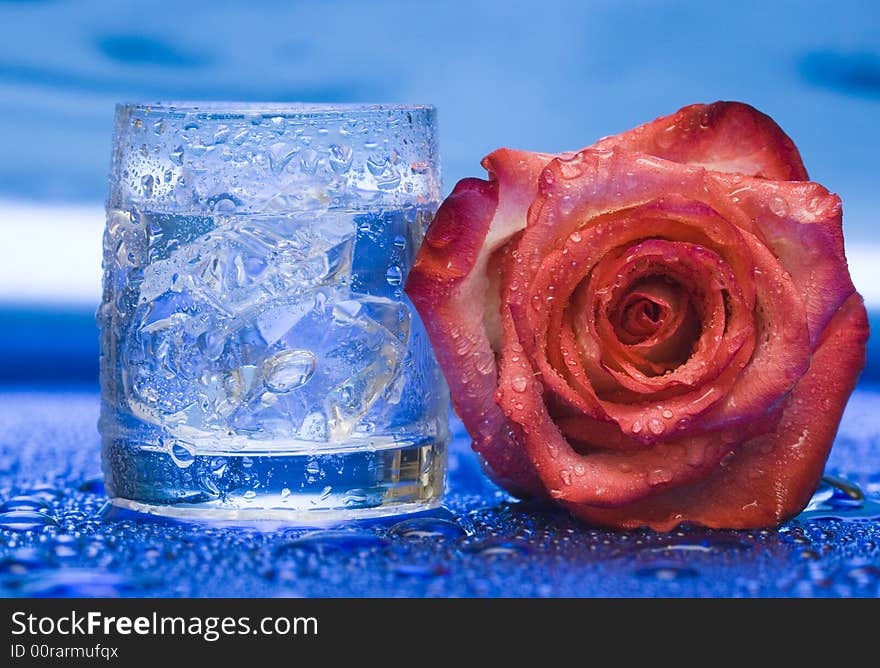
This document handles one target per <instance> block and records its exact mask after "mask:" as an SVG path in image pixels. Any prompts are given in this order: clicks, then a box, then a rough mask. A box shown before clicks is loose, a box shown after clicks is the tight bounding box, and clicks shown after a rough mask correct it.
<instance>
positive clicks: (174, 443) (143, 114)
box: [98, 103, 448, 519]
mask: <svg viewBox="0 0 880 668" xmlns="http://www.w3.org/2000/svg"><path fill="white" fill-rule="evenodd" d="M433 120H434V110H433V109H432V108H430V107H405V106H385V105H380V106H366V105H363V106H361V105H338V106H326V105H290V106H288V105H284V106H280V105H279V106H275V105H246V104H199V103H192V104H190V103H182V104H171V103H168V104H158V105H155V106H146V105H131V106H120V107H118V108H117V114H116V133H115V144H114V153H113V162H112V171H111V184H110V196H109V199H108V205H107V228H106V232H105V236H104V298H103V303H102V305H101V307H100V309H99V311H98V320H99V324H100V326H101V352H102V354H101V385H102V392H103V404H102V414H101V421H100V429H101V433H102V436H103V443H104V448H103V455H104V469H105V473H106V477H107V486H108V490H109V492H110V495H111V496H112V497H115V503H117V504H119V505H124V506H126V507H130V508H140V509H147V510H151V511H153V512H160V513H164V514H171V515H182V516H187V517H219V518H245V517H254V518H260V517H264V518H282V519H307V518H330V517H335V516H339V517H358V516H368V515H379V514H388V513H393V512H400V511H404V510H406V511H408V510H419V509H422V508H425V507H430V506H431V505H435V504H436V503H437V502H438V501H439V498H440V494H441V493H442V487H443V475H444V471H445V460H446V451H445V449H446V443H447V440H448V434H447V424H446V419H447V411H448V398H447V392H446V387H445V384H444V382H443V379H442V376H441V375H440V373H439V371H438V368H437V366H436V363H435V361H434V358H433V355H432V353H431V350H430V347H429V344H428V340H427V337H426V335H425V332H424V330H423V327H422V325H421V323H420V321H419V319H418V316H417V315H416V313H415V311H414V310H413V309H412V308H411V307H410V305H409V302H408V300H407V299H406V297H405V295H404V294H403V292H402V284H403V281H404V279H405V278H406V273H407V270H408V269H409V267H410V265H411V263H412V259H413V256H414V254H415V251H416V249H417V248H418V244H419V243H420V241H421V238H422V236H423V234H424V231H425V226H426V224H427V221H428V220H429V218H430V216H431V214H432V213H433V212H434V210H435V209H436V206H437V203H438V200H439V170H438V155H437V142H436V136H435V132H434V126H433Z"/></svg>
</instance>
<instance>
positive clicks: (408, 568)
mask: <svg viewBox="0 0 880 668" xmlns="http://www.w3.org/2000/svg"><path fill="white" fill-rule="evenodd" d="M391 570H392V571H393V572H394V574H395V575H399V576H400V577H410V578H436V577H443V576H445V575H449V570H448V569H446V568H445V567H444V566H441V565H439V564H392V566H391Z"/></svg>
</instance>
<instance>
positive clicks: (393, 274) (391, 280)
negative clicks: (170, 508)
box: [385, 264, 403, 285]
mask: <svg viewBox="0 0 880 668" xmlns="http://www.w3.org/2000/svg"><path fill="white" fill-rule="evenodd" d="M385 280H386V281H388V285H400V284H401V283H402V282H403V271H401V269H400V267H398V266H397V265H396V264H392V265H391V266H390V267H388V271H386V272H385Z"/></svg>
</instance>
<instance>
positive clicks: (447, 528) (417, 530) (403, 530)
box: [388, 517, 466, 539]
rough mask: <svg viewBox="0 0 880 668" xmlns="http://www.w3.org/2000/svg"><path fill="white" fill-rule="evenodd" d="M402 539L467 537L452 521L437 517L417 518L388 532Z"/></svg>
mask: <svg viewBox="0 0 880 668" xmlns="http://www.w3.org/2000/svg"><path fill="white" fill-rule="evenodd" d="M388 533H389V534H392V535H394V536H399V537H400V538H414V539H446V538H448V539H453V538H460V537H461V536H464V535H466V532H465V530H464V529H462V528H461V527H460V526H459V525H458V524H456V523H455V522H452V521H450V520H444V519H440V518H436V517H424V518H422V517H417V518H413V519H410V520H404V521H402V522H398V523H397V524H395V525H394V526H392V527H391V528H390V529H389V530H388Z"/></svg>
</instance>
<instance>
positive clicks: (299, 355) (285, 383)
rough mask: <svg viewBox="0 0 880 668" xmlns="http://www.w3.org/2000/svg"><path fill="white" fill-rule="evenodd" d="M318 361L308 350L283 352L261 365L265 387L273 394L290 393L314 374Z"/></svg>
mask: <svg viewBox="0 0 880 668" xmlns="http://www.w3.org/2000/svg"><path fill="white" fill-rule="evenodd" d="M317 364H318V360H317V358H316V357H315V354H314V353H313V352H311V351H310V350H285V351H283V352H280V353H277V354H275V355H273V356H272V357H270V358H269V359H268V360H266V362H265V363H264V364H263V375H264V377H265V379H266V381H265V382H266V387H268V388H269V389H270V390H272V391H273V392H279V393H284V392H290V391H291V390H295V389H296V388H298V387H302V386H303V385H305V384H306V383H307V382H309V380H310V379H311V377H312V375H313V374H314V373H315V368H316V367H317Z"/></svg>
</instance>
